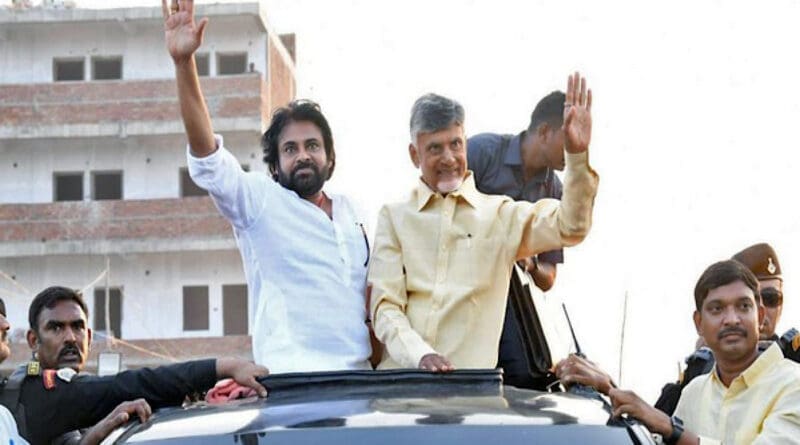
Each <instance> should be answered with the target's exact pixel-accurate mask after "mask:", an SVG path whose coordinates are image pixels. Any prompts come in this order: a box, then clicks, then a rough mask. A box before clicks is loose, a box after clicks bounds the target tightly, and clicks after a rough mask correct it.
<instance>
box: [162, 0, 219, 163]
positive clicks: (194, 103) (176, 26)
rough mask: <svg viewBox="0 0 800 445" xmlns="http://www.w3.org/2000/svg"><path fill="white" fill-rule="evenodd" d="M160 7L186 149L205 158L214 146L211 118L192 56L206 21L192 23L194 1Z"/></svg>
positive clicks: (175, 1) (163, 1) (164, 1)
mask: <svg viewBox="0 0 800 445" xmlns="http://www.w3.org/2000/svg"><path fill="white" fill-rule="evenodd" d="M161 8H162V11H163V13H164V38H165V40H166V45H167V50H168V51H169V55H170V56H171V57H172V61H173V62H174V63H175V79H176V80H177V83H178V101H179V102H180V108H181V116H182V117H183V125H184V127H185V128H186V135H187V136H188V139H189V146H190V147H191V148H192V154H194V155H195V156H197V157H205V156H208V155H209V154H211V153H213V152H214V151H215V150H216V149H217V146H216V142H215V141H214V131H213V130H212V127H211V117H210V116H209V114H208V107H206V102H205V99H203V92H202V90H201V89H200V78H199V77H198V75H197V64H196V63H195V59H194V53H195V51H197V48H199V47H200V45H201V44H202V43H203V33H204V32H205V29H206V25H207V24H208V19H207V18H204V19H202V20H200V21H198V22H195V20H194V1H193V0H180V1H178V0H172V3H171V5H170V6H167V0H161Z"/></svg>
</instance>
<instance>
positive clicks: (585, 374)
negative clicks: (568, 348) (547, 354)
mask: <svg viewBox="0 0 800 445" xmlns="http://www.w3.org/2000/svg"><path fill="white" fill-rule="evenodd" d="M554 373H555V375H556V377H558V379H559V380H561V383H562V384H564V386H569V385H574V384H576V383H578V384H581V385H585V386H590V387H592V388H594V389H596V390H598V391H600V392H601V393H603V394H605V395H608V393H609V391H610V390H611V389H612V388H613V387H614V384H613V383H612V382H611V377H610V376H609V375H608V374H606V372H605V371H603V370H602V369H600V367H599V366H597V364H596V363H594V362H592V361H590V360H587V359H585V358H583V357H579V356H577V355H575V354H570V356H569V357H567V358H565V359H564V360H561V361H560V362H558V364H556V366H555V369H554Z"/></svg>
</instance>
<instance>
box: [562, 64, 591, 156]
mask: <svg viewBox="0 0 800 445" xmlns="http://www.w3.org/2000/svg"><path fill="white" fill-rule="evenodd" d="M566 96H567V97H566V102H565V103H564V136H565V137H564V142H565V145H566V150H567V152H569V153H581V152H584V151H586V150H587V149H588V148H589V142H590V140H591V139H592V90H587V88H586V79H585V78H583V77H580V74H579V73H578V72H577V71H576V72H575V74H574V75H570V76H569V78H568V80H567V95H566Z"/></svg>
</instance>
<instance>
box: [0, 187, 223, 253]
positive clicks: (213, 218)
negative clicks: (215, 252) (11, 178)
mask: <svg viewBox="0 0 800 445" xmlns="http://www.w3.org/2000/svg"><path fill="white" fill-rule="evenodd" d="M183 238H190V239H194V238H217V239H219V238H225V239H227V238H232V234H231V228H230V224H229V223H228V222H227V221H225V219H224V218H223V217H222V216H221V215H220V214H219V211H218V210H217V209H216V207H214V204H213V203H212V201H211V199H210V198H208V197H196V198H178V199H153V200H140V201H129V200H126V201H81V202H55V203H48V204H7V205H2V206H0V242H5V243H14V242H23V241H36V242H47V241H75V240H122V239H183Z"/></svg>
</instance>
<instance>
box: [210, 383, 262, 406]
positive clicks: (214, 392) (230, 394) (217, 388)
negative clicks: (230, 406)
mask: <svg viewBox="0 0 800 445" xmlns="http://www.w3.org/2000/svg"><path fill="white" fill-rule="evenodd" d="M256 395H257V394H256V390H254V389H253V388H248V387H246V386H242V385H240V384H238V383H236V382H234V381H233V379H223V380H220V381H218V382H217V384H216V385H214V387H213V388H211V390H209V391H208V392H207V393H206V402H208V403H211V404H216V403H225V402H228V401H230V400H236V399H244V398H247V397H253V396H256Z"/></svg>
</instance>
